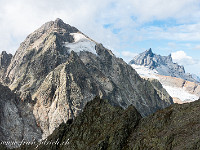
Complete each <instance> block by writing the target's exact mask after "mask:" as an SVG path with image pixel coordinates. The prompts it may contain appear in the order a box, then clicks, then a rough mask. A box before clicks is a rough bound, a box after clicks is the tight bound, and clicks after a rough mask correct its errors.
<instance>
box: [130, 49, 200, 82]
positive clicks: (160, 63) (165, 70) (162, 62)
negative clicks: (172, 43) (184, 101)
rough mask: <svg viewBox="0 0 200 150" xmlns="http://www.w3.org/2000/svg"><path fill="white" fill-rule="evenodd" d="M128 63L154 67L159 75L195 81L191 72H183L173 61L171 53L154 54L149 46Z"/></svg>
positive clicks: (181, 67)
mask: <svg viewBox="0 0 200 150" xmlns="http://www.w3.org/2000/svg"><path fill="white" fill-rule="evenodd" d="M129 64H135V65H142V66H147V67H148V68H150V69H155V70H156V71H157V72H158V74H160V75H164V76H172V77H177V78H182V79H184V80H187V81H192V82H197V81H196V80H195V79H194V78H193V77H192V75H191V74H187V73H185V69H184V67H183V66H180V65H178V64H177V63H173V61H172V57H171V54H170V55H169V56H160V55H156V54H154V53H153V52H152V50H151V48H150V49H149V50H146V51H145V52H143V53H141V54H139V55H138V56H135V57H134V58H133V60H131V61H130V63H129Z"/></svg>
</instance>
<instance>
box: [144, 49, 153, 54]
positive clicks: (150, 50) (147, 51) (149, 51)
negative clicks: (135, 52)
mask: <svg viewBox="0 0 200 150" xmlns="http://www.w3.org/2000/svg"><path fill="white" fill-rule="evenodd" d="M145 52H146V53H153V52H152V49H151V48H149V49H148V50H146V51H145Z"/></svg>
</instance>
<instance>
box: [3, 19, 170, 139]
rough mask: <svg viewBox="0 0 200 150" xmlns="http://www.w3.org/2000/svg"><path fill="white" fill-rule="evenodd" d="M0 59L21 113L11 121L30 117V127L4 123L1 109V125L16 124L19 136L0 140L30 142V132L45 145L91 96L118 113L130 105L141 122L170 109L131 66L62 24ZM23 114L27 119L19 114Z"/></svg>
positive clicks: (164, 97) (57, 22) (39, 31)
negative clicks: (142, 117)
mask: <svg viewBox="0 0 200 150" xmlns="http://www.w3.org/2000/svg"><path fill="white" fill-rule="evenodd" d="M1 56H3V57H1V61H3V63H2V62H1V64H0V72H1V74H0V75H1V78H2V79H1V81H2V84H3V85H4V86H5V88H7V87H9V89H11V92H12V93H14V94H17V95H18V97H19V100H18V101H20V102H22V103H23V107H25V108H26V109H23V107H18V106H17V108H18V109H17V110H18V111H16V115H18V116H21V118H26V117H27V114H29V115H28V116H30V118H32V119H30V121H32V122H33V123H32V124H31V126H29V125H26V124H25V123H24V122H23V121H21V122H19V121H18V120H15V119H13V120H9V115H8V113H7V112H6V111H7V110H4V109H3V107H4V105H2V107H1V108H0V109H1V110H3V111H2V113H1V114H0V120H4V121H3V122H8V124H16V126H15V129H16V130H17V133H18V134H19V135H17V134H14V135H12V134H7V132H10V131H8V130H9V129H7V128H5V129H3V128H0V132H1V133H2V134H1V135H0V140H10V139H11V140H12V139H15V140H17V141H20V140H21V139H22V138H24V139H31V138H33V136H34V134H25V133H28V131H32V130H37V131H38V132H37V133H38V134H39V135H38V134H37V135H35V136H34V138H35V139H37V140H38V139H40V137H41V136H42V137H43V139H44V138H46V137H47V136H48V135H50V134H51V133H52V132H53V131H54V129H55V128H56V127H58V126H59V125H60V124H61V123H63V122H67V120H68V119H72V118H74V117H75V116H77V115H78V114H79V113H80V112H82V109H83V108H84V106H85V105H86V103H87V102H88V101H91V100H92V99H94V97H96V96H99V97H100V98H104V99H109V103H110V104H112V105H117V106H121V107H123V108H127V107H128V106H129V105H134V106H135V107H136V108H137V110H138V111H139V112H140V114H141V115H142V116H147V115H150V114H152V113H154V112H155V111H157V110H159V109H162V108H165V107H167V106H169V105H171V104H172V103H173V101H172V98H171V97H170V96H169V95H168V93H167V92H166V91H165V92H162V91H163V90H161V89H162V86H160V87H159V88H155V87H156V84H155V85H154V84H153V83H152V82H150V81H147V80H145V79H142V78H140V76H139V75H138V74H137V72H136V71H135V70H134V69H133V68H132V67H131V66H130V65H128V64H127V63H125V62H124V61H123V60H122V59H120V58H117V57H116V56H115V55H114V54H113V53H112V52H111V51H110V50H108V49H106V48H105V47H104V46H103V45H102V44H99V43H97V42H95V41H93V40H92V39H90V38H88V37H87V36H86V35H84V34H83V33H81V32H80V31H79V30H78V29H76V28H75V27H72V26H70V25H68V24H65V23H64V22H63V21H62V20H61V19H56V20H55V21H50V22H47V23H45V24H44V25H43V26H41V27H40V28H39V29H37V30H36V31H34V32H33V33H31V34H30V35H28V36H27V38H26V39H25V41H24V42H22V43H21V45H20V47H19V49H18V50H17V51H16V53H15V55H14V56H12V55H8V54H6V53H2V55H1ZM4 56H6V57H4ZM4 58H6V59H4ZM4 60H5V62H4ZM0 94H1V95H6V93H3V92H1V93H0ZM1 101H5V99H2V100H1ZM6 101H8V102H9V101H11V99H9V98H8V99H6ZM8 110H12V109H10V108H9V109H8ZM24 110H26V111H25V112H26V113H22V112H24ZM28 120H29V119H28ZM3 122H0V126H2V124H3ZM8 126H9V125H8ZM24 127H26V130H25V131H27V132H24V130H23V129H24ZM40 130H41V132H40ZM14 131H15V130H14ZM21 131H23V132H21ZM4 135H5V136H4ZM16 135H17V136H16Z"/></svg>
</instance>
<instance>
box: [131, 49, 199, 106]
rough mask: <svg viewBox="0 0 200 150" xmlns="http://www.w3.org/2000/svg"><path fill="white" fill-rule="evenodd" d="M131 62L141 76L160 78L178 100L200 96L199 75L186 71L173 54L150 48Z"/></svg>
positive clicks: (175, 99) (194, 98) (190, 99)
mask: <svg viewBox="0 0 200 150" xmlns="http://www.w3.org/2000/svg"><path fill="white" fill-rule="evenodd" d="M129 64H130V65H131V66H132V67H133V68H134V69H135V70H136V71H137V72H138V73H139V74H140V76H141V77H144V78H154V79H158V80H159V81H160V82H161V83H162V85H163V87H164V88H165V89H166V90H167V92H168V93H169V94H170V95H171V96H172V97H173V98H174V101H176V102H179V103H183V102H188V101H194V100H197V99H198V98H199V97H200V83H199V77H198V76H196V75H192V74H189V73H186V72H185V69H184V67H183V66H180V65H178V64H177V63H174V62H173V61H172V57H171V55H169V56H161V55H157V54H154V53H153V52H152V50H151V48H150V49H149V50H146V51H145V52H143V53H141V54H139V55H137V56H136V57H134V58H133V60H131V61H130V63H129Z"/></svg>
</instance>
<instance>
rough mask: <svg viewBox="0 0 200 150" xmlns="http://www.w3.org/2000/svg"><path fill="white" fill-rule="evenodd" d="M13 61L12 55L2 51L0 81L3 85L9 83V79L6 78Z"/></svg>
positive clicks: (0, 55) (0, 56)
mask: <svg viewBox="0 0 200 150" xmlns="http://www.w3.org/2000/svg"><path fill="white" fill-rule="evenodd" d="M11 59H12V54H7V53H6V52H5V51H2V53H1V54H0V81H1V83H7V80H6V79H7V78H4V77H5V73H6V71H7V68H8V66H9V65H10V62H11Z"/></svg>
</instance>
